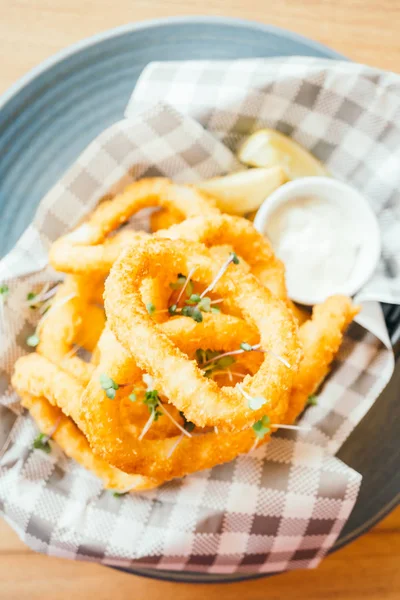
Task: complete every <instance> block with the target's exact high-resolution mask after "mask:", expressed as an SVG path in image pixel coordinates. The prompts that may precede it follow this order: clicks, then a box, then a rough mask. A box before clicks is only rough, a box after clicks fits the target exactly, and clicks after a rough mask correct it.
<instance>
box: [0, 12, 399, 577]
mask: <svg viewBox="0 0 400 600" xmlns="http://www.w3.org/2000/svg"><path fill="white" fill-rule="evenodd" d="M188 24H200V25H228V26H233V27H237V28H245V29H248V30H249V29H252V30H258V31H260V32H263V33H265V34H268V33H270V34H274V35H278V36H280V37H283V38H285V39H289V40H292V41H295V42H296V41H297V42H299V43H302V44H306V45H307V46H308V47H309V48H310V49H314V50H318V51H319V52H322V53H324V54H325V55H326V57H327V58H330V59H336V60H342V61H346V62H348V61H349V59H348V58H347V57H346V56H344V55H343V54H341V53H340V52H338V51H336V50H334V49H332V48H330V47H329V46H326V45H325V44H323V43H321V42H318V41H316V40H314V39H312V38H309V37H307V36H304V35H302V34H299V33H297V32H295V31H292V30H289V29H286V28H283V27H278V26H275V25H270V24H267V23H260V22H258V21H254V20H251V19H242V18H237V17H221V16H205V15H186V16H185V15H180V16H171V17H166V18H162V17H161V18H155V19H146V20H142V21H138V22H130V23H127V24H124V25H120V26H118V27H114V28H111V29H106V30H104V31H101V32H99V33H96V34H94V35H92V36H89V37H85V38H83V39H81V40H78V41H77V42H74V43H73V44H70V45H68V46H67V47H65V48H62V49H61V50H58V51H57V52H56V53H54V54H52V55H50V56H49V57H47V58H45V59H44V60H43V61H41V62H40V63H39V64H38V65H36V66H35V67H33V68H31V69H29V70H28V71H27V72H26V73H25V74H24V75H22V76H21V77H19V78H18V79H17V80H16V81H15V82H14V83H12V84H11V85H10V86H9V87H8V88H6V90H5V91H4V92H3V93H2V94H1V95H0V112H1V111H2V110H3V109H4V107H5V106H6V105H7V103H8V102H10V101H11V100H12V99H13V98H15V97H16V96H17V95H18V94H19V93H20V92H21V91H22V90H23V89H24V88H25V87H27V86H29V85H30V84H31V83H33V82H34V80H35V79H37V78H38V77H39V76H40V75H41V74H43V73H45V72H46V71H48V70H50V69H51V68H52V67H54V66H56V65H58V64H60V63H62V62H63V61H64V60H66V59H67V58H69V57H71V56H73V55H75V54H78V53H79V52H81V51H83V50H85V49H88V48H90V47H92V46H95V45H96V44H98V43H100V42H104V41H106V40H110V39H113V38H117V37H119V36H123V35H125V34H127V33H133V32H135V31H142V30H146V29H147V30H152V29H156V28H159V27H165V26H169V25H188ZM194 60H196V59H194ZM399 501H400V495H398V496H396V497H395V498H393V499H392V501H390V502H389V503H388V504H387V505H386V506H384V507H383V508H382V509H381V510H380V511H378V513H377V514H376V515H375V516H374V517H373V518H372V519H370V520H369V521H368V522H366V523H364V524H363V527H359V528H358V529H356V530H354V531H352V532H350V533H349V534H348V535H347V536H345V537H344V538H342V539H339V538H338V539H337V540H336V542H335V544H334V546H333V547H332V548H331V549H330V551H329V553H332V552H335V551H336V550H339V549H340V548H342V547H344V546H346V545H347V544H349V543H350V542H352V541H354V540H355V539H357V538H358V537H360V536H361V535H363V534H364V533H366V532H367V531H369V529H371V528H372V527H373V526H374V525H376V523H378V522H379V521H380V520H382V519H383V518H384V517H385V516H386V515H387V514H388V513H389V512H390V511H391V510H393V509H394V508H395V507H396V506H397V504H398V503H399ZM113 568H116V569H117V570H120V571H123V572H125V573H129V574H132V575H138V576H141V577H147V578H151V579H157V580H160V581H173V582H175V583H202V584H212V583H221V584H222V583H236V582H237V583H239V582H243V581H248V580H252V579H261V578H264V577H268V574H266V573H258V574H257V573H253V574H250V573H249V574H243V575H241V576H238V577H235V578H231V577H229V575H228V576H224V575H223V574H221V579H218V580H211V581H210V580H207V579H205V580H203V579H202V578H201V577H202V575H203V574H202V573H197V572H193V577H194V578H193V579H192V580H190V581H187V582H185V581H183V580H179V579H175V578H174V577H173V575H172V574H170V572H169V571H168V570H166V571H162V570H161V571H160V570H154V571H153V570H151V569H145V572H143V571H141V570H140V568H139V570H138V571H136V569H135V570H131V569H124V568H121V567H113ZM277 574H280V573H271V575H277Z"/></svg>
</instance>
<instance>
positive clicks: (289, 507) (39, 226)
mask: <svg viewBox="0 0 400 600" xmlns="http://www.w3.org/2000/svg"><path fill="white" fill-rule="evenodd" d="M237 166H238V165H237V162H236V160H235V158H234V156H233V154H232V153H231V152H230V151H229V149H227V148H226V147H224V145H222V144H221V143H220V142H219V141H218V140H217V139H216V138H214V137H213V136H212V135H211V134H210V133H208V132H207V131H205V130H204V129H203V128H202V127H201V126H200V125H199V124H198V123H196V122H195V121H193V120H192V119H191V118H190V117H187V116H182V115H180V114H179V113H177V112H175V110H173V109H170V108H166V107H164V106H155V107H153V108H151V109H149V110H148V111H147V112H146V113H145V114H142V115H137V116H133V117H132V118H130V119H129V120H125V121H122V122H120V123H117V124H115V125H114V126H112V127H111V128H109V129H108V130H107V131H105V132H104V133H103V134H101V135H100V136H99V137H98V138H97V139H96V140H95V141H94V142H93V143H92V144H91V145H90V146H89V147H88V148H87V149H86V150H85V152H84V153H83V154H82V155H81V156H80V157H79V158H78V159H77V161H76V163H75V164H74V165H73V166H72V167H71V169H70V170H69V171H68V172H67V173H66V174H65V176H64V177H63V178H62V179H61V180H60V182H59V183H58V184H57V185H56V186H55V187H54V188H53V189H52V190H51V191H50V192H49V193H48V195H47V196H46V197H45V198H44V199H43V201H42V203H41V204H40V206H39V209H38V211H37V214H36V216H35V218H34V221H33V223H32V224H31V226H30V227H29V228H28V230H27V231H26V232H25V234H24V235H23V236H22V238H21V239H20V241H19V242H18V244H17V246H16V248H15V249H14V250H13V251H12V252H11V253H10V254H9V255H8V256H7V257H6V258H5V259H4V260H3V261H2V262H1V263H0V273H2V278H3V279H5V280H6V281H7V283H8V286H9V288H10V293H9V296H8V297H7V299H6V302H5V303H3V305H2V307H1V311H2V312H1V315H0V390H1V393H2V397H1V402H2V404H3V406H0V411H1V412H0V416H1V421H0V422H1V424H2V429H1V430H0V447H1V446H3V447H4V454H3V456H2V459H1V462H0V510H1V512H2V514H3V516H4V518H5V519H6V520H7V521H8V522H9V523H10V524H11V525H12V527H13V528H14V529H15V530H16V531H17V532H18V533H19V535H20V536H21V538H22V539H23V540H24V541H25V542H26V543H28V544H29V545H30V546H31V547H32V548H33V549H35V550H38V551H40V552H44V553H47V554H51V555H57V556H63V557H68V558H72V559H77V560H92V561H96V562H101V563H103V564H108V565H116V566H123V567H125V568H129V567H130V566H135V567H137V566H143V567H144V566H145V567H152V568H159V569H173V570H188V571H197V572H208V573H239V572H276V571H282V570H286V569H294V568H306V567H314V566H316V565H317V564H318V563H319V561H320V560H321V558H322V557H323V556H324V555H325V554H326V552H327V551H328V550H329V548H330V547H331V546H332V544H333V543H334V542H335V540H336V538H337V536H338V535H339V533H340V531H341V529H342V527H343V525H344V523H345V522H346V520H347V518H348V516H349V514H350V512H351V510H352V508H353V506H354V503H355V500H356V497H357V492H358V488H359V485H360V481H361V476H360V475H359V474H358V473H356V472H354V471H353V470H352V469H350V468H348V467H347V466H345V465H344V464H343V463H342V462H340V461H339V460H337V459H336V458H334V457H333V456H332V453H333V452H334V451H335V449H336V447H337V446H339V445H340V443H341V441H342V440H343V439H344V437H346V436H347V435H348V434H349V433H350V431H351V430H352V429H353V428H354V426H355V425H356V424H357V422H358V421H359V419H360V418H361V417H362V415H363V414H364V413H365V412H366V411H367V410H368V409H369V407H370V406H371V404H372V403H373V401H374V400H375V398H376V396H377V394H378V393H379V391H380V389H381V388H382V387H383V386H384V384H385V383H386V381H387V379H388V378H389V376H390V373H391V369H392V366H393V359H392V355H391V353H390V351H389V350H388V349H387V348H386V347H385V346H384V344H383V343H382V342H381V341H380V340H379V339H378V338H377V337H375V336H374V335H372V334H370V333H369V332H368V331H366V330H364V329H362V328H361V327H360V326H358V325H355V326H354V327H353V328H352V329H351V330H350V332H349V334H348V336H347V337H346V339H345V342H344V344H343V346H342V349H341V354H340V355H339V357H338V359H337V361H336V364H335V367H334V370H333V372H332V375H331V376H330V379H329V381H328V382H327V383H326V385H325V386H324V389H323V391H322V393H321V394H320V403H319V406H315V407H311V408H310V409H309V410H308V411H307V414H306V416H305V417H304V419H305V420H306V421H307V422H310V423H313V428H312V430H311V432H310V433H305V432H302V433H299V434H297V435H296V434H293V432H290V435H288V432H283V431H280V432H278V433H277V434H275V436H274V437H273V440H272V441H271V443H270V444H268V445H266V446H264V447H262V448H259V449H256V450H254V451H253V452H252V453H251V454H249V455H246V456H241V457H239V458H238V459H236V460H235V461H233V462H231V463H229V464H226V465H222V466H218V467H215V468H214V469H211V470H208V471H203V472H201V473H196V474H193V475H191V476H189V477H186V478H184V479H181V480H176V481H173V482H170V483H168V484H166V485H164V486H162V487H161V488H160V489H157V490H154V491H151V492H145V493H140V494H135V495H130V496H128V495H127V496H124V497H118V498H115V497H114V496H113V495H112V494H111V493H110V492H106V491H104V490H103V489H102V485H101V482H100V481H99V480H98V479H96V478H95V477H94V476H93V475H92V474H91V473H89V472H87V471H85V470H84V469H82V468H81V467H79V466H78V465H77V464H76V463H74V462H73V461H71V460H66V459H65V458H64V459H62V458H61V456H60V454H59V453H58V452H56V451H55V449H54V450H53V452H52V453H51V454H50V455H47V454H45V453H43V452H41V451H39V450H33V449H32V441H33V439H34V437H35V436H36V435H37V430H36V428H35V426H34V424H33V422H32V421H31V419H30V418H29V417H27V416H26V415H23V416H18V417H15V416H14V414H13V413H11V412H10V411H9V409H8V408H7V405H8V406H10V405H13V403H14V402H15V401H16V399H17V398H16V396H15V393H14V392H13V391H12V390H11V388H10V385H9V382H10V374H11V371H12V366H13V364H14V362H15V360H16V358H17V357H18V356H20V355H22V354H24V353H26V352H27V351H28V348H27V347H26V343H25V340H26V337H27V336H28V335H29V334H30V333H32V331H33V329H34V326H35V324H34V323H33V320H32V319H33V317H32V314H31V313H32V311H29V309H28V307H27V306H26V294H27V292H28V291H30V290H31V289H32V286H33V285H34V284H38V283H41V282H44V281H47V280H49V279H54V278H56V277H57V276H56V275H55V274H54V272H52V271H51V269H50V268H49V267H46V266H45V265H46V252H47V249H48V246H49V244H50V243H51V241H52V240H54V239H55V238H57V237H58V236H59V235H60V234H62V233H63V232H65V231H66V230H67V229H69V228H70V227H72V226H74V225H75V224H76V223H77V222H78V221H79V220H80V219H81V218H82V217H83V216H84V214H86V213H87V212H89V211H90V210H91V209H92V208H93V206H94V205H95V204H96V202H98V201H99V200H100V199H101V198H103V197H104V196H105V195H110V194H113V193H115V192H117V191H118V190H119V189H120V188H121V187H123V185H125V184H126V183H127V182H128V181H130V180H132V179H135V178H137V177H142V176H152V175H167V176H169V177H173V178H174V179H176V180H178V181H191V182H194V181H196V180H198V179H201V178H204V177H210V176H212V175H216V174H218V173H222V172H226V171H229V170H231V169H234V168H237ZM141 223H142V221H141V220H140V219H139V224H141ZM376 323H377V324H378V328H379V326H380V325H381V324H379V315H378V319H377V320H376ZM14 406H15V405H14ZM5 442H7V444H5Z"/></svg>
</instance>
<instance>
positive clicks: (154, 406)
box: [143, 390, 162, 421]
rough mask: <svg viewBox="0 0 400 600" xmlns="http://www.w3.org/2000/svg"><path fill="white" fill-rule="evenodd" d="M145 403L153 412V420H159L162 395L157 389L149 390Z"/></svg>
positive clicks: (144, 399) (145, 396)
mask: <svg viewBox="0 0 400 600" xmlns="http://www.w3.org/2000/svg"><path fill="white" fill-rule="evenodd" d="M143 404H145V405H146V406H147V408H148V409H149V412H150V413H152V414H153V420H154V421H157V420H158V417H161V415H162V412H161V411H160V410H158V408H159V406H160V397H159V395H158V392H157V390H148V391H147V392H146V393H145V395H144V398H143Z"/></svg>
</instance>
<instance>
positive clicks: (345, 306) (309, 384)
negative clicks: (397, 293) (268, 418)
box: [286, 295, 360, 423]
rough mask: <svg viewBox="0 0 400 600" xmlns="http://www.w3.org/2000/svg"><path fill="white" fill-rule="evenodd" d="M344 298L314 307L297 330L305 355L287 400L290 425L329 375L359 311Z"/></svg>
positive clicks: (337, 298) (335, 297)
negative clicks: (344, 336) (345, 335)
mask: <svg viewBox="0 0 400 600" xmlns="http://www.w3.org/2000/svg"><path fill="white" fill-rule="evenodd" d="M359 310H360V309H359V307H358V306H354V304H352V302H351V300H350V298H347V297H346V296H340V295H337V296H331V297H330V298H328V299H327V300H325V302H323V303H322V304H319V305H318V306H315V307H314V309H313V312H312V318H311V319H310V320H308V321H305V322H304V323H303V325H302V326H301V327H300V330H299V331H300V340H301V343H302V346H303V351H304V356H303V359H302V361H301V363H300V369H299V372H298V375H297V377H296V380H295V385H294V388H293V391H292V394H291V397H290V402H289V409H288V413H287V415H286V422H287V423H292V422H293V421H294V420H295V419H296V417H297V416H298V415H299V414H300V413H301V412H302V410H303V409H304V406H305V405H306V402H307V399H308V397H309V396H310V395H311V394H314V393H315V392H316V391H317V389H318V387H319V386H320V385H321V383H322V381H323V380H324V378H325V377H326V376H327V374H328V372H329V367H330V365H331V362H332V360H333V359H334V357H335V356H336V354H337V352H338V350H339V348H340V344H341V343H342V339H343V333H344V332H345V331H346V329H347V327H348V326H349V325H350V323H351V322H352V320H353V319H354V317H355V316H356V315H357V314H358V312H359Z"/></svg>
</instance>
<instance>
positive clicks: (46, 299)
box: [26, 281, 60, 314]
mask: <svg viewBox="0 0 400 600" xmlns="http://www.w3.org/2000/svg"><path fill="white" fill-rule="evenodd" d="M59 285H60V282H56V283H55V284H54V285H53V286H52V284H51V283H50V282H49V281H48V282H47V283H45V284H44V286H43V287H42V289H41V290H40V291H39V292H33V291H30V292H28V293H27V295H26V301H27V303H28V305H29V308H32V309H37V308H39V309H40V312H41V314H44V313H45V312H46V311H47V310H49V308H50V300H51V298H52V297H53V296H54V295H55V293H56V292H57V290H58V287H59Z"/></svg>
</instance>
